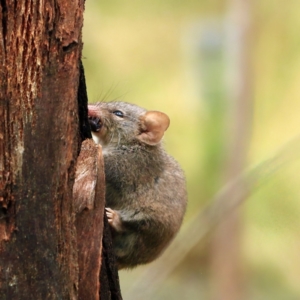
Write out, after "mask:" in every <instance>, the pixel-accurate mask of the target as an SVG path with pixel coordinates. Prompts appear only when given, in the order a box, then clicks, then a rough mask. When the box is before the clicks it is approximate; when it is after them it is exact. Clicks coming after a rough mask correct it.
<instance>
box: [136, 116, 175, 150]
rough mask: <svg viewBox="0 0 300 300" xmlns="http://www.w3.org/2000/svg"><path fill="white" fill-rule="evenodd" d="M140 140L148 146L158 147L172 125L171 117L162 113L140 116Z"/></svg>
mask: <svg viewBox="0 0 300 300" xmlns="http://www.w3.org/2000/svg"><path fill="white" fill-rule="evenodd" d="M140 124H141V131H140V134H139V135H138V139H139V140H140V141H142V142H143V143H146V144H148V145H157V144H158V143H159V142H160V141H161V139H162V137H163V136H164V132H165V131H166V130H167V129H168V127H169V125H170V119H169V117H168V116H167V115H166V114H164V113H162V112H160V111H147V112H145V113H144V114H143V115H142V116H140Z"/></svg>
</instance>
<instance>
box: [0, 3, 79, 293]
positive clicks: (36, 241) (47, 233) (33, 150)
mask: <svg viewBox="0 0 300 300" xmlns="http://www.w3.org/2000/svg"><path fill="white" fill-rule="evenodd" d="M83 8H84V0H76V1H67V0H56V1H43V0H32V1H30V0H24V1H13V0H1V1H0V19H1V22H0V64H1V71H0V72H1V73H0V85H1V86H0V193H1V194H0V207H1V208H0V209H1V210H0V266H1V267H0V298H1V299H76V298H77V287H78V263H77V247H76V230H75V223H74V221H75V220H74V211H73V203H72V185H73V181H74V172H75V168H74V166H75V162H76V158H77V155H78V137H79V136H78V117H77V116H78V109H77V89H78V81H79V58H80V56H81V49H82V42H81V28H82V22H83V17H82V16H83Z"/></svg>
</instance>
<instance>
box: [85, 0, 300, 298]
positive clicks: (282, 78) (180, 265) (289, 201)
mask: <svg viewBox="0 0 300 300" xmlns="http://www.w3.org/2000/svg"><path fill="white" fill-rule="evenodd" d="M239 2H240V3H242V2H245V3H246V2H247V1H246V0H244V1H241V0H240V1H238V0H236V1H233V0H232V1H221V0H213V1H193V0H186V1H176V0H173V1H171V0H165V1H156V0H153V1H142V0H127V1H120V0H115V1H108V0H102V1H98V0H88V1H86V12H85V20H84V28H83V41H84V51H83V58H84V59H83V62H84V66H85V72H86V80H87V86H88V94H89V101H90V102H96V101H99V100H106V101H109V100H115V99H118V100H123V101H127V102H131V103H135V104H138V105H140V106H142V107H145V108H147V109H155V110H161V111H163V112H166V113H167V114H168V115H169V116H170V119H171V126H170V128H169V129H168V131H167V133H166V135H165V139H164V142H165V147H166V148H167V150H168V152H169V153H170V154H172V155H173V156H174V157H175V158H176V159H177V160H178V161H179V162H180V164H181V166H182V168H183V169H184V170H185V173H186V178H187V183H188V193H189V205H188V209H187V214H186V218H185V222H184V225H183V228H187V231H185V234H184V235H185V236H188V235H189V234H190V233H191V232H190V231H189V228H188V226H189V225H188V224H189V221H190V220H191V219H192V218H194V217H195V216H196V215H197V214H199V213H200V212H201V211H203V208H204V207H205V205H207V204H209V203H210V201H211V199H212V198H213V196H214V195H215V194H216V193H217V192H218V191H219V189H220V188H221V187H222V186H223V185H224V184H225V183H226V182H227V181H230V180H231V177H230V176H229V177H228V176H227V175H226V174H224V173H226V168H227V163H228V162H227V159H228V155H229V156H230V153H231V155H235V154H234V153H233V154H232V152H231V148H232V146H231V142H232V141H231V139H232V136H234V135H235V133H234V132H235V129H239V128H232V126H236V127H243V126H245V128H246V131H245V132H246V133H245V134H241V135H240V136H238V135H237V137H238V138H240V139H244V141H243V143H242V144H244V146H245V150H244V151H243V150H241V151H242V152H243V153H242V154H243V156H244V157H245V159H242V163H241V165H240V166H239V168H240V169H239V168H238V170H237V171H241V170H243V169H246V168H248V167H249V166H252V165H254V164H259V163H260V162H262V161H264V160H266V159H269V158H270V157H272V156H273V155H274V154H276V153H277V152H278V149H280V148H282V147H284V146H285V145H286V144H287V143H288V142H289V141H290V140H292V139H294V138H295V137H296V138H297V135H298V134H299V131H300V130H299V128H300V126H299V125H300V117H299V111H300V101H299V97H300V18H299V11H300V2H299V1H295V0H294V1H293V0H288V1H272V0H264V1H248V2H251V3H252V5H251V11H247V10H248V8H247V7H246V8H241V9H242V10H243V9H245V10H246V11H245V13H246V16H247V18H249V20H250V31H251V32H250V34H248V35H247V36H246V38H247V40H246V43H247V46H246V47H244V50H242V51H245V49H246V58H245V61H247V62H248V63H249V65H248V67H246V68H244V69H243V68H242V71H241V73H237V74H238V79H237V80H235V81H232V80H231V79H230V78H231V73H232V70H236V69H238V67H237V65H238V64H239V63H240V60H239V52H238V51H240V50H239V49H236V48H235V46H234V45H235V43H236V41H237V40H236V32H238V31H237V29H239V28H242V26H243V18H244V17H245V15H243V14H240V13H239V12H240V11H239V10H236V12H235V13H236V14H237V16H234V14H235V13H234V11H235V8H234V7H235V6H238V5H239V4H238V3H239ZM232 12H233V13H232ZM232 19H234V20H236V21H234V22H232ZM239 22H240V23H239ZM232 24H233V25H232ZM232 37H233V39H232ZM249 40H250V41H251V42H249ZM248 42H249V43H248ZM237 43H239V42H237ZM241 43H243V42H241ZM242 45H243V44H242ZM236 51H237V52H236ZM243 72H244V73H246V75H247V76H248V77H247V76H245V78H246V79H243V78H244V77H243ZM240 74H242V75H241V76H240ZM239 78H241V80H242V83H239ZM243 80H245V81H244V83H243ZM243 84H246V85H247V86H248V89H247V94H244V96H245V98H248V97H249V100H247V101H248V102H247V104H245V105H247V108H246V109H244V108H243V107H242V106H241V107H240V108H241V110H243V109H244V113H245V111H246V116H244V115H243V114H241V116H242V117H244V119H243V118H242V120H241V121H240V123H237V122H234V118H238V116H239V114H238V112H237V111H238V109H240V108H239V106H238V105H237V107H238V108H235V105H236V103H237V102H234V101H232V99H231V98H233V96H232V95H233V94H234V93H235V90H236V89H238V88H237V87H235V85H243ZM237 101H240V102H239V103H242V104H241V105H243V97H241V98H240V99H239V100H237ZM249 104H250V105H249ZM237 124H239V125H237ZM237 143H239V141H238V142H237ZM289 145H290V146H287V147H288V148H293V147H294V144H289ZM290 150H293V149H290ZM295 151H296V150H295ZM228 152H229V154H228ZM229 160H230V159H229ZM299 167H300V162H299V160H297V155H296V158H293V159H291V160H290V162H288V163H285V164H284V165H282V166H280V167H278V168H277V169H276V171H272V173H271V176H270V178H269V179H268V180H266V181H262V183H261V185H260V187H259V189H254V190H253V191H251V193H250V196H249V197H247V199H245V201H244V203H243V204H242V205H241V206H240V208H239V210H238V221H237V222H235V223H234V226H235V231H236V230H237V232H238V237H236V235H235V237H233V238H231V236H230V231H229V234H228V236H226V237H225V239H226V240H227V241H228V242H229V243H230V242H231V241H232V245H231V246H232V248H234V249H236V253H238V255H237V256H236V257H238V266H239V268H238V270H235V272H236V273H235V275H232V279H233V281H234V280H235V279H236V278H239V279H240V280H239V282H238V283H233V286H232V288H233V289H238V290H239V292H237V293H236V294H235V293H234V292H232V291H230V288H229V290H228V289H226V287H225V289H224V287H222V285H221V286H220V284H219V283H218V279H217V278H222V274H218V270H221V268H222V267H220V268H219V267H218V265H217V267H216V264H214V266H215V267H212V264H213V263H212V262H213V261H215V260H214V255H215V251H214V247H216V246H214V245H215V243H214V242H212V240H213V239H216V238H215V237H213V233H211V234H210V235H209V236H208V237H206V238H204V239H200V241H199V242H197V245H194V246H193V247H191V248H190V249H186V250H185V252H184V253H182V255H181V257H182V258H181V259H180V261H178V262H177V263H176V265H175V264H174V267H171V268H170V269H171V270H172V272H170V274H169V275H168V276H167V277H166V278H165V279H163V280H161V281H159V282H156V283H152V282H151V280H149V278H150V277H149V272H152V270H153V268H154V267H151V265H149V266H142V267H138V268H136V269H135V270H130V271H121V272H120V281H121V287H122V292H123V297H124V299H125V300H127V299H158V300H160V299H175V300H176V299H191V300H194V299H284V300H286V299H300V285H299V281H300V267H299V265H300V259H299V256H300V254H299V252H300V238H299V235H300V218H299V217H300V201H299V199H300V192H299V177H300V175H299ZM224 170H225V171H224ZM235 175H236V172H235ZM258 176H260V175H258ZM228 218H230V216H228ZM221 226H222V224H221ZM181 238H182V235H179V236H178V239H181ZM188 238H189V239H195V236H193V235H191V234H190V236H188ZM179 242H180V240H179ZM218 245H221V246H217V247H220V249H217V250H218V251H219V252H220V251H221V254H222V242H221V244H220V243H219V244H218ZM178 251H179V252H180V251H181V250H180V249H179V250H178ZM179 255H180V253H179ZM222 259H223V260H226V261H227V260H228V261H229V264H230V256H227V254H226V251H224V256H223V258H222ZM156 265H160V266H161V265H164V261H163V260H161V261H159V260H158V262H157V263H156ZM233 265H234V264H233ZM167 267H168V268H169V266H166V268H167ZM149 268H151V269H149ZM149 270H150V271H149ZM220 273H222V272H220ZM147 274H148V275H147ZM219 275H220V276H221V277H220V276H219ZM147 276H148V277H147ZM223 276H224V275H223ZM226 276H229V277H230V276H231V275H230V274H227V275H225V278H226ZM143 278H144V280H147V285H148V288H147V289H148V290H147V293H146V291H145V295H144V296H138V295H137V292H136V290H135V288H136V287H135V283H136V282H137V281H138V280H140V279H143ZM223 278H224V277H223ZM221 281H222V279H221ZM223 281H224V280H223ZM235 281H236V280H235ZM224 282H225V281H224ZM218 289H219V290H220V291H222V289H223V292H222V293H223V296H218ZM216 291H217V292H216ZM146 294H147V295H146ZM234 295H238V296H234Z"/></svg>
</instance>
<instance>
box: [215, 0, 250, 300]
mask: <svg viewBox="0 0 300 300" xmlns="http://www.w3.org/2000/svg"><path fill="white" fill-rule="evenodd" d="M228 6H229V18H228V20H227V26H228V27H227V29H228V32H227V33H228V35H227V43H226V45H227V54H228V55H227V59H228V67H227V70H228V74H227V78H228V80H229V82H228V83H229V99H230V103H229V105H230V107H229V114H228V125H229V128H228V131H229V132H228V135H227V139H228V140H227V149H226V150H227V158H226V162H225V173H224V176H225V182H228V181H230V180H231V179H232V178H234V177H236V176H237V175H238V174H240V172H242V170H243V169H244V168H245V163H246V157H247V149H248V143H249V138H250V128H251V121H252V80H251V59H250V57H251V53H250V52H251V9H250V0H229V1H228ZM244 188H245V186H238V187H237V188H236V190H233V191H232V193H233V195H234V194H236V193H239V191H238V189H244ZM230 198H231V197H230V196H229V197H228V201H229V200H230ZM241 226H242V224H241V215H240V211H239V210H235V211H234V212H232V213H231V214H230V215H228V217H227V218H226V219H225V220H224V221H223V222H222V223H221V224H220V226H219V227H218V228H217V230H216V232H215V235H214V236H213V239H212V252H211V275H212V277H211V278H212V298H213V299H216V300H219V299H220V300H221V299H222V300H240V299H244V298H245V297H244V290H243V271H242V263H241V251H240V246H241V244H240V237H241V233H240V231H241Z"/></svg>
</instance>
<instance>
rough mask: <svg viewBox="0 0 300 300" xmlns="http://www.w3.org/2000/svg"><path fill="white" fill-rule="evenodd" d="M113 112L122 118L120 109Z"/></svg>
mask: <svg viewBox="0 0 300 300" xmlns="http://www.w3.org/2000/svg"><path fill="white" fill-rule="evenodd" d="M113 114H114V115H116V116H118V117H120V118H123V117H124V114H123V113H122V112H121V111H120V110H115V111H113Z"/></svg>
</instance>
